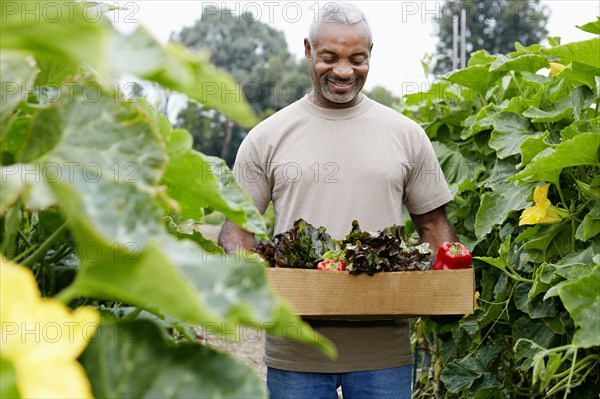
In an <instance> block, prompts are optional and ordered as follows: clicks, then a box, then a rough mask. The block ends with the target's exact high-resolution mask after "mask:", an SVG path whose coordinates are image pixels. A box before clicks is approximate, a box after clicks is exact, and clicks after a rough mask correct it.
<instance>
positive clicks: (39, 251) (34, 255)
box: [22, 222, 67, 267]
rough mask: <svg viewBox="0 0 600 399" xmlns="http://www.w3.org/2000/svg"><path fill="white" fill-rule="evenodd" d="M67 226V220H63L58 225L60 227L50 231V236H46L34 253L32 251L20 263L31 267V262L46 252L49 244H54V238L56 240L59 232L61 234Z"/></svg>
mask: <svg viewBox="0 0 600 399" xmlns="http://www.w3.org/2000/svg"><path fill="white" fill-rule="evenodd" d="M66 227H67V222H64V223H63V224H61V225H60V227H59V228H58V229H56V230H55V231H54V233H52V234H51V235H50V237H48V238H47V239H46V240H45V241H44V242H43V243H42V244H41V245H40V246H39V247H38V248H37V249H36V250H35V252H34V253H32V254H31V255H29V256H28V257H27V258H26V259H25V260H24V261H23V262H22V264H23V265H24V266H27V267H32V266H33V264H34V263H35V261H36V259H39V258H40V257H41V256H42V255H43V254H45V253H46V251H48V249H50V246H52V244H54V242H55V241H56V240H58V237H59V236H60V234H62V232H63V231H64V230H65V228H66Z"/></svg>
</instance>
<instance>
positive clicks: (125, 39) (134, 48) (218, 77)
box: [106, 27, 258, 127]
mask: <svg viewBox="0 0 600 399" xmlns="http://www.w3.org/2000/svg"><path fill="white" fill-rule="evenodd" d="M106 51H107V54H106V56H107V57H108V59H109V60H110V61H111V62H110V68H111V71H110V76H111V78H112V79H117V78H119V77H121V76H122V75H123V74H131V75H135V76H138V77H140V78H143V79H146V80H150V81H153V82H156V83H158V84H160V85H161V86H163V87H165V88H168V89H172V90H175V91H178V92H180V93H184V94H186V95H187V96H189V97H190V98H193V99H195V100H197V101H198V102H200V103H202V104H204V105H205V106H207V107H209V108H214V109H216V110H218V111H220V112H221V113H223V114H224V115H225V116H227V117H228V118H229V119H231V120H233V121H235V122H237V123H239V124H241V125H243V126H246V127H251V126H253V125H255V124H256V123H257V122H258V121H257V119H256V116H255V115H254V113H253V111H252V109H251V108H250V106H249V105H248V103H247V102H246V101H245V99H244V96H243V94H242V89H241V86H240V85H239V84H237V83H236V82H235V81H234V80H233V78H232V77H231V76H230V75H229V74H228V73H226V72H222V71H219V70H217V69H216V68H215V67H214V66H212V65H211V64H210V62H209V57H208V55H207V54H203V53H192V52H190V51H189V50H188V49H187V48H185V47H183V46H180V45H177V44H175V43H169V44H168V45H166V46H164V45H162V44H160V43H159V42H158V41H156V39H154V38H153V37H152V36H151V35H150V34H149V33H148V32H147V30H146V29H144V28H143V27H141V28H138V29H136V30H135V31H133V32H132V33H130V34H129V35H124V34H122V33H119V32H116V31H114V32H113V34H112V35H111V37H110V41H109V44H108V46H107V50H106Z"/></svg>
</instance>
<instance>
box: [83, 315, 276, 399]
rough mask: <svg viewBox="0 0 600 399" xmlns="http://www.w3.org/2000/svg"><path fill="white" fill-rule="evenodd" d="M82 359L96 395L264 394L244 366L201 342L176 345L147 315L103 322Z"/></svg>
mask: <svg viewBox="0 0 600 399" xmlns="http://www.w3.org/2000/svg"><path fill="white" fill-rule="evenodd" d="M80 361H81V363H82V365H83V367H84V368H85V371H86V373H87V375H88V377H89V379H90V383H91V386H92V391H93V393H94V396H95V397H97V398H206V399H208V398H232V399H233V398H266V397H267V394H266V392H265V388H264V387H263V383H262V381H261V380H260V378H259V377H258V376H257V375H256V374H254V373H253V371H252V370H251V369H250V368H249V367H248V366H245V365H243V364H241V363H240V362H238V361H236V360H234V359H233V358H232V357H230V356H228V355H226V354H225V353H221V352H218V351H216V350H214V349H211V348H210V347H208V346H205V345H199V344H191V343H185V344H179V345H175V344H174V343H171V342H169V341H168V340H167V338H166V336H165V334H164V332H163V331H161V330H160V329H159V327H158V326H157V325H155V324H154V323H153V322H151V321H148V320H139V321H134V322H124V321H120V322H116V323H109V322H103V323H101V324H100V325H99V326H98V330H97V331H96V335H95V337H94V338H93V339H92V340H91V341H90V343H89V345H88V347H87V348H86V350H85V352H84V353H83V354H82V355H81V358H80Z"/></svg>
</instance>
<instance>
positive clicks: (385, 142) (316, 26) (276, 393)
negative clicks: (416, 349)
mask: <svg viewBox="0 0 600 399" xmlns="http://www.w3.org/2000/svg"><path fill="white" fill-rule="evenodd" d="M372 47H373V44H372V39H371V30H370V27H369V25H368V23H367V21H366V19H365V17H364V15H363V14H362V12H360V11H359V10H358V9H356V8H355V7H354V6H352V5H339V6H338V7H336V8H333V7H331V3H328V4H327V5H326V6H325V8H324V9H322V10H321V13H320V15H319V18H318V20H317V21H316V22H314V23H313V24H312V26H311V28H310V31H309V35H308V38H307V39H305V40H304V48H305V55H306V60H307V61H308V62H309V64H310V69H311V75H312V80H313V85H314V87H313V90H312V92H311V93H309V94H307V95H306V96H305V97H304V98H302V99H300V100H299V101H297V102H295V103H294V104H291V105H290V106H288V107H286V108H284V109H283V110H281V111H279V112H278V113H276V114H275V115H273V116H271V117H270V118H268V119H266V120H264V121H263V122H261V123H260V124H259V125H258V126H256V127H255V128H254V129H253V130H252V131H251V132H250V133H249V134H248V136H247V137H246V139H245V140H244V142H243V143H242V145H241V146H240V149H239V151H238V155H237V159H236V163H235V167H234V168H235V170H236V177H237V178H238V180H239V182H240V184H241V185H242V186H243V188H244V189H245V190H246V191H247V192H248V194H249V195H250V196H251V197H252V199H253V201H254V203H255V205H256V207H257V208H258V209H259V211H261V212H264V211H265V209H266V207H267V205H268V203H269V202H270V201H272V202H273V206H274V209H275V215H276V217H275V233H280V232H283V231H286V230H288V229H290V228H291V227H292V224H293V222H294V221H295V220H297V219H299V218H303V219H305V220H307V221H308V222H309V223H311V224H313V225H314V226H325V227H326V228H327V231H328V232H329V233H330V234H331V235H332V236H333V237H334V238H338V239H341V238H343V237H344V236H345V234H347V233H348V232H349V231H350V227H351V222H352V220H354V219H356V220H358V222H359V224H360V226H361V228H362V229H364V230H369V231H376V230H380V229H383V228H384V227H388V226H391V225H393V224H403V220H402V205H403V204H404V205H405V206H406V207H407V209H408V210H409V212H410V214H411V218H412V219H413V221H414V223H415V226H416V228H417V231H418V233H419V235H420V237H421V239H422V240H423V241H425V242H429V243H430V245H431V247H432V249H433V250H434V251H437V248H438V247H439V246H440V245H441V244H442V243H443V242H444V241H456V236H455V234H454V233H453V230H452V228H451V226H450V225H449V223H448V221H447V219H446V216H445V213H444V209H443V206H444V204H446V203H447V202H449V201H450V200H452V195H451V194H450V191H449V189H448V186H447V184H446V182H445V180H444V177H443V174H442V172H441V170H440V168H439V165H438V163H437V159H436V157H435V154H434V152H433V148H432V146H431V143H430V142H429V140H428V138H427V136H426V134H425V132H424V131H423V130H422V129H421V128H420V127H419V126H418V125H417V124H416V123H414V122H412V121H410V120H409V119H408V118H406V117H404V116H403V115H401V114H400V113H398V112H395V111H392V110H390V109H389V108H386V107H384V106H382V105H380V104H378V103H376V102H374V101H372V100H370V99H369V98H367V97H366V96H365V95H363V94H362V93H361V92H360V91H361V89H362V88H363V86H364V84H365V80H366V78H367V74H368V72H369V59H370V57H371V50H372ZM219 243H220V244H221V245H222V246H223V247H224V248H225V250H227V251H234V250H236V249H239V247H240V246H241V247H243V248H245V249H252V248H254V246H255V242H254V238H253V236H252V235H251V234H249V233H247V232H245V231H243V230H241V229H240V228H239V227H237V226H236V225H234V224H232V223H229V222H227V223H226V224H225V225H224V226H223V230H222V232H221V235H220V238H219ZM307 321H308V322H309V323H310V324H311V325H312V326H313V328H314V329H315V330H317V331H319V332H320V333H321V334H323V335H325V336H326V337H328V338H329V339H330V340H331V341H332V342H333V343H334V344H335V345H336V346H337V349H338V353H339V356H338V359H336V360H335V361H331V360H329V359H327V358H326V357H325V356H324V355H323V354H321V353H320V352H318V351H316V350H314V349H312V348H309V347H307V346H304V345H301V344H297V343H295V342H292V341H288V340H285V339H283V338H279V337H273V336H267V339H266V346H265V356H264V360H265V363H266V365H267V367H268V369H267V386H268V390H269V393H270V395H271V396H270V397H271V398H274V399H277V398H286V399H293V398H311V399H318V398H327V399H334V398H337V394H336V388H337V386H340V385H341V387H342V392H343V394H344V397H345V398H346V399H352V398H355V399H363V398H410V393H411V387H410V382H411V367H412V366H411V363H412V356H411V348H410V343H409V331H408V320H406V319H400V320H379V321H352V320H307Z"/></svg>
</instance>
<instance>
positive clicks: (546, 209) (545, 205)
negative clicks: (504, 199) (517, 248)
mask: <svg viewBox="0 0 600 399" xmlns="http://www.w3.org/2000/svg"><path fill="white" fill-rule="evenodd" d="M549 187H550V184H544V185H543V186H538V187H536V188H535V191H534V192H533V202H534V205H533V206H531V207H529V208H527V209H525V210H524V211H523V213H521V218H520V219H519V226H521V225H524V224H545V223H558V222H560V221H561V220H563V219H564V218H565V217H567V216H568V215H569V212H567V211H565V210H562V209H559V208H557V207H555V206H554V205H552V203H551V202H550V200H549V199H548V188H549Z"/></svg>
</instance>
